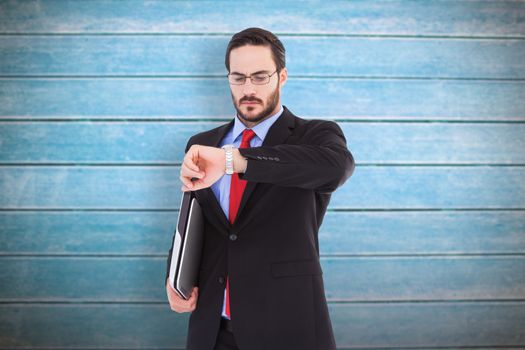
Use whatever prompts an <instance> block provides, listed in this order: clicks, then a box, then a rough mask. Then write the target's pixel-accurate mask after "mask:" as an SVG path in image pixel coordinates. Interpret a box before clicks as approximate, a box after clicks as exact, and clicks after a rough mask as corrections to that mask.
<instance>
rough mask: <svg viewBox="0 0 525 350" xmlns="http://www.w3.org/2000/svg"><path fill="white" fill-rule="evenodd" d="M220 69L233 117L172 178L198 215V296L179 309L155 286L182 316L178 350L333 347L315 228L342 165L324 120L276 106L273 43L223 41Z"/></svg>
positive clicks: (255, 31) (333, 130) (280, 67)
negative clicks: (201, 226)
mask: <svg viewBox="0 0 525 350" xmlns="http://www.w3.org/2000/svg"><path fill="white" fill-rule="evenodd" d="M225 64H226V68H227V70H228V72H229V74H228V81H229V84H230V90H231V96H232V101H233V104H234V106H235V109H236V110H237V116H236V118H234V120H232V121H231V122H230V123H228V124H225V125H223V126H220V127H218V128H215V129H213V130H210V131H206V132H203V133H200V134H197V135H194V136H193V137H191V138H190V140H189V141H188V145H187V147H186V155H185V156H184V160H183V163H182V165H181V171H180V179H181V181H182V190H183V191H195V196H196V198H197V200H198V202H199V204H200V205H201V206H202V208H203V212H204V216H205V239H204V246H203V251H202V261H201V265H200V271H199V279H198V280H199V282H198V287H195V288H194V290H193V292H192V295H191V297H190V299H189V300H187V301H186V300H184V299H181V298H180V297H178V296H177V294H175V292H174V291H173V289H172V287H171V286H170V285H169V284H168V283H167V282H166V290H167V294H168V299H169V302H170V306H171V308H172V310H174V311H176V312H191V311H192V314H191V316H190V320H189V329H188V338H187V349H188V350H193V349H196V350H212V349H241V350H259V349H261V350H262V349H268V350H309V349H311V350H314V349H315V350H330V349H335V348H336V346H335V341H334V336H333V331H332V326H331V323H330V317H329V314H328V308H327V304H326V298H325V294H324V286H323V279H322V270H321V266H320V263H319V243H318V230H319V226H320V225H321V222H322V220H323V217H324V214H325V211H326V208H327V206H328V202H329V200H330V196H331V193H332V192H333V191H334V190H335V189H336V188H338V187H339V186H341V185H342V184H343V183H344V182H345V181H346V179H347V178H349V177H350V175H351V174H352V172H353V170H354V160H353V157H352V155H351V153H350V152H349V151H348V149H347V147H346V140H345V138H344V135H343V133H342V131H341V129H340V127H339V126H338V125H337V124H336V123H334V122H332V121H324V120H305V119H302V118H298V117H296V116H295V115H293V114H292V112H291V111H290V110H288V108H286V107H285V106H282V105H281V98H280V96H281V89H282V87H283V86H284V84H285V83H286V80H287V70H286V67H285V49H284V47H283V45H282V43H281V42H280V41H279V39H278V38H277V37H276V36H275V35H273V34H272V33H270V32H268V31H266V30H263V29H260V28H248V29H246V30H243V31H241V32H239V33H237V34H235V35H234V36H233V37H232V39H231V41H230V43H229V44H228V48H227V50H226V60H225ZM223 146H224V148H223ZM232 163H233V164H232ZM232 168H233V173H232V174H231V175H230V174H229V173H231V172H232ZM192 180H193V181H192ZM169 256H171V251H170V253H169ZM168 267H169V261H168ZM167 276H168V269H167V272H166V279H167Z"/></svg>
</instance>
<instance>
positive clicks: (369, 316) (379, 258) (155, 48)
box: [0, 0, 525, 350]
mask: <svg viewBox="0 0 525 350" xmlns="http://www.w3.org/2000/svg"><path fill="white" fill-rule="evenodd" d="M250 26H260V27H263V28H267V29H269V30H271V31H273V32H275V33H276V34H278V35H279V36H280V38H281V39H282V41H283V43H284V44H285V46H286V47H287V63H288V64H287V66H288V70H289V73H290V80H289V83H288V84H287V85H286V86H285V88H284V96H283V99H284V104H285V105H286V106H288V107H289V108H290V109H291V110H292V111H293V112H295V113H296V114H298V115H300V116H303V117H307V118H326V119H331V120H336V121H337V122H338V123H339V125H340V126H341V127H342V128H343V130H344V132H345V135H346V137H347V139H348V145H349V148H350V149H351V150H352V152H353V154H354V156H355V158H356V161H357V168H356V171H355V174H354V176H353V177H352V178H351V179H350V180H349V181H348V182H347V183H346V184H345V185H344V186H343V187H342V188H340V189H339V190H338V191H337V192H336V194H334V196H333V199H332V202H331V204H330V207H329V211H328V213H327V215H326V218H325V221H324V223H323V225H322V228H321V232H320V241H321V242H320V243H321V253H322V258H321V259H322V266H323V270H324V278H325V284H326V294H327V298H328V300H329V308H330V314H331V317H332V321H333V324H334V331H335V334H336V339H337V344H338V347H339V348H340V349H405V348H410V349H430V348H432V349H436V348H439V349H449V348H450V349H452V348H469V349H477V348H479V349H488V348H497V349H506V348H525V152H524V150H525V2H523V1H439V0H432V1H374V2H368V1H351V2H350V1H344V2H339V1H330V2H325V1H319V2H317V1H316V2H295V1H282V0H281V1H265V2H259V1H253V2H245V1H243V2H237V1H172V2H168V1H68V0H64V1H44V0H42V1H34V0H28V1H14V0H13V1H1V2H0V62H1V65H0V348H1V349H49V348H53V349H72V348H74V349H92V348H119V349H182V348H183V347H184V344H185V337H186V330H187V319H188V317H187V316H188V315H187V314H185V315H179V314H176V313H174V312H172V311H171V310H170V308H169V305H168V303H167V300H166V294H165V289H164V284H163V282H164V281H163V278H164V273H165V259H166V254H167V251H168V248H169V244H170V242H171V237H172V232H173V229H174V227H175V221H176V217H177V208H178V203H179V200H180V192H179V188H180V184H179V180H178V171H179V165H180V162H181V158H182V156H183V150H184V146H185V144H186V141H187V139H188V137H189V136H190V135H192V134H195V133H197V132H200V131H203V130H206V129H210V128H213V127H215V126H217V125H219V124H221V123H224V122H226V121H227V120H229V119H230V118H232V117H233V113H234V111H233V108H232V106H231V101H230V97H229V92H228V85H227V84H226V81H225V79H224V74H225V68H224V66H223V57H224V51H225V47H226V44H227V42H228V40H229V38H230V37H231V35H232V34H233V33H235V32H237V31H239V30H241V29H244V28H246V27H250ZM297 317H300V315H297ZM299 350H300V349H299Z"/></svg>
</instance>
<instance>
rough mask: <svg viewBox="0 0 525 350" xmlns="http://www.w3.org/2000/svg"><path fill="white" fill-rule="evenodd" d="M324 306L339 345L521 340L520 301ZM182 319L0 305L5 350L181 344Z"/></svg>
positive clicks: (0, 340)
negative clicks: (17, 349) (327, 308)
mask: <svg viewBox="0 0 525 350" xmlns="http://www.w3.org/2000/svg"><path fill="white" fill-rule="evenodd" d="M329 311H330V316H331V319H332V322H333V324H334V333H335V336H336V342H337V345H338V347H339V348H347V347H348V348H352V349H353V348H356V349H384V348H389V347H394V348H416V349H417V348H428V347H440V348H441V347H443V348H448V347H450V348H458V347H469V348H471V347H472V348H474V349H475V348H497V349H502V348H506V347H518V348H519V347H520V346H521V344H523V342H524V341H525V328H524V327H522V326H523V324H524V323H525V317H524V315H525V305H524V303H523V302H474V303H472V302H467V303H454V302H443V303H441V302H435V303H421V304H412V303H386V304H383V303H379V304H378V303H363V304H331V305H330V306H329ZM13 320H16V321H15V322H13ZM71 321H74V322H71ZM186 324H187V315H179V314H175V313H174V312H173V311H171V310H170V309H169V307H168V306H167V305H149V304H138V305H135V304H131V305H127V304H102V305H100V304H93V305H91V304H87V305H85V304H72V305H68V304H60V305H53V304H51V305H48V304H35V305H27V304H11V305H0V329H1V330H2V332H1V333H0V334H1V335H0V344H2V348H4V349H8V348H9V349H16V348H28V347H46V348H54V349H71V348H81V349H82V348H93V347H99V346H100V344H105V346H106V347H110V348H117V347H118V348H125V349H148V348H155V349H158V348H170V349H173V348H178V349H181V348H184V345H185V335H186V330H187V326H186ZM15 325H16V326H15ZM40 329H46V331H45V332H41V331H38V330H40ZM64 334H67V335H68V336H63V335H64Z"/></svg>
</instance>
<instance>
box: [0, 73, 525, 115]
mask: <svg viewBox="0 0 525 350" xmlns="http://www.w3.org/2000/svg"><path fill="white" fill-rule="evenodd" d="M524 87H525V83H524V82H523V81H502V82H498V83H494V82H492V81H439V80H437V81H433V80H400V81H398V80H389V79H386V80H381V79H380V80H378V79H358V80H353V79H332V78H331V79H321V78H319V79H314V78H304V79H303V78H301V79H295V80H290V81H289V82H288V83H287V84H286V87H285V88H284V89H283V93H282V96H283V101H286V102H285V103H284V104H285V105H286V106H287V107H288V108H290V110H291V111H292V112H294V113H295V114H296V115H298V116H303V117H318V116H323V117H330V118H331V117H337V118H349V117H357V118H368V117H374V118H410V119H420V120H432V119H447V120H519V121H521V122H522V121H523V120H525V117H524V114H523V111H524V110H525V88H524ZM319 91H323V93H322V94H319ZM93 101H96V103H94V102H93ZM0 106H1V109H0V116H1V117H2V118H3V117H24V118H31V117H55V118H56V117H61V118H66V117H67V118H71V117H83V118H86V117H98V118H115V117H120V118H130V117H140V118H146V119H147V118H156V117H172V118H173V117H174V116H177V117H200V118H205V117H222V118H228V119H229V118H231V116H232V115H234V108H233V106H232V104H231V97H230V92H229V90H228V86H227V83H226V81H225V80H224V79H223V78H165V79H162V78H134V77H129V78H107V79H92V78H76V79H73V78H55V79H51V78H39V79H36V78H30V79H14V78H2V79H0Z"/></svg>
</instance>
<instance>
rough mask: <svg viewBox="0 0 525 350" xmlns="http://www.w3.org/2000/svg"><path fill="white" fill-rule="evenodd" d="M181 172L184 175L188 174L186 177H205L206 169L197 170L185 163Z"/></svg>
mask: <svg viewBox="0 0 525 350" xmlns="http://www.w3.org/2000/svg"><path fill="white" fill-rule="evenodd" d="M180 173H181V174H182V175H183V176H186V177H190V178H192V177H196V178H198V179H202V178H203V177H204V171H200V170H198V171H195V170H193V169H191V168H190V167H189V165H188V164H186V163H183V164H182V166H181V168H180Z"/></svg>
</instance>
